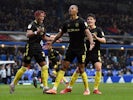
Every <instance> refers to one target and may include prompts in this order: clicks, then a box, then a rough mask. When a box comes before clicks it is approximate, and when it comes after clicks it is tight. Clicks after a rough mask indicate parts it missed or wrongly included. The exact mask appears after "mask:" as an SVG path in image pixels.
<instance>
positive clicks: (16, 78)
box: [13, 66, 26, 85]
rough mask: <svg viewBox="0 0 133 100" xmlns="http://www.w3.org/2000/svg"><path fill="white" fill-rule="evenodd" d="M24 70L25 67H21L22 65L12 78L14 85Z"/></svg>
mask: <svg viewBox="0 0 133 100" xmlns="http://www.w3.org/2000/svg"><path fill="white" fill-rule="evenodd" d="M25 71H26V67H23V66H22V67H21V68H20V69H19V70H18V72H17V73H16V75H15V77H14V80H13V83H14V85H17V83H18V81H19V79H20V78H21V77H22V75H23V73H24V72H25Z"/></svg>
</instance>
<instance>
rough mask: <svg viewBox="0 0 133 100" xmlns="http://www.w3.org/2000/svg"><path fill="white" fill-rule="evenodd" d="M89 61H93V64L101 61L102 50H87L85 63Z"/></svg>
mask: <svg viewBox="0 0 133 100" xmlns="http://www.w3.org/2000/svg"><path fill="white" fill-rule="evenodd" d="M89 62H91V63H92V64H93V65H94V64H95V63H96V62H101V54H100V51H98V52H86V59H85V65H87V64H88V63H89Z"/></svg>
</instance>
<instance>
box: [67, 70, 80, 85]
mask: <svg viewBox="0 0 133 100" xmlns="http://www.w3.org/2000/svg"><path fill="white" fill-rule="evenodd" d="M78 76H79V73H76V71H75V72H74V73H73V75H72V77H71V81H70V82H69V87H72V86H73V84H74V83H75V81H76V80H77V79H78Z"/></svg>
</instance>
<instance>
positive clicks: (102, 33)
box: [98, 28, 105, 38]
mask: <svg viewBox="0 0 133 100" xmlns="http://www.w3.org/2000/svg"><path fill="white" fill-rule="evenodd" d="M98 33H99V34H98V37H100V38H102V37H104V36H105V35H104V32H103V30H102V29H101V28H99V32H98Z"/></svg>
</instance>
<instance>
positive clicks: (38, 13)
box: [34, 10, 46, 17]
mask: <svg viewBox="0 0 133 100" xmlns="http://www.w3.org/2000/svg"><path fill="white" fill-rule="evenodd" d="M42 13H43V14H44V15H45V16H46V13H45V12H44V11H43V10H37V11H35V13H34V17H38V16H40V14H42Z"/></svg>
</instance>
